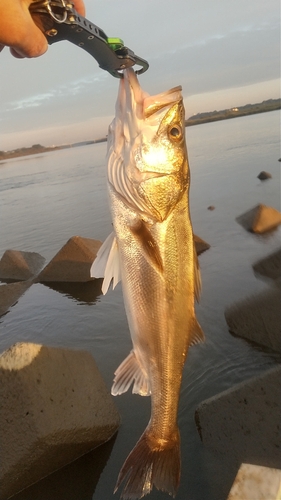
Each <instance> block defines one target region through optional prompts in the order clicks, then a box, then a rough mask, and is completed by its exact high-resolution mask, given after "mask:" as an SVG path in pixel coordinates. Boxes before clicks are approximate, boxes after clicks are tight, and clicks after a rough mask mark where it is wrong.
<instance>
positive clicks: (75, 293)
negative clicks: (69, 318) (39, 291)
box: [42, 279, 103, 305]
mask: <svg viewBox="0 0 281 500" xmlns="http://www.w3.org/2000/svg"><path fill="white" fill-rule="evenodd" d="M102 281H103V280H102V279H95V280H93V281H87V282H86V283H70V282H57V281H48V282H42V284H43V285H45V286H47V287H49V288H50V289H51V290H55V291H56V292H60V293H61V294H63V295H64V296H65V297H68V298H70V299H74V300H76V301H77V302H81V303H82V304H88V305H93V304H95V303H96V302H97V300H98V297H99V296H100V295H102V291H101V287H102Z"/></svg>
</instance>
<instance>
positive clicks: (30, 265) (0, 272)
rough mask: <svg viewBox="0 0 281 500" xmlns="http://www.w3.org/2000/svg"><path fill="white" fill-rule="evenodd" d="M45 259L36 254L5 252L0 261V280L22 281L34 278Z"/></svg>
mask: <svg viewBox="0 0 281 500" xmlns="http://www.w3.org/2000/svg"><path fill="white" fill-rule="evenodd" d="M44 263H45V258H44V257H42V255H40V254H39V253H36V252H22V251H21V250H6V251H5V252H4V254H3V256H2V258H1V260H0V279H2V280H15V281H24V280H28V279H30V278H33V277H34V276H36V275H37V274H38V273H39V271H40V270H41V269H42V267H43V265H44Z"/></svg>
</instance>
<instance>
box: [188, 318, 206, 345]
mask: <svg viewBox="0 0 281 500" xmlns="http://www.w3.org/2000/svg"><path fill="white" fill-rule="evenodd" d="M200 342H205V335H204V332H203V330H202V328H201V326H200V325H199V323H198V321H197V319H196V318H195V316H194V318H193V325H192V332H191V336H190V342H189V345H190V346H192V345H196V344H200Z"/></svg>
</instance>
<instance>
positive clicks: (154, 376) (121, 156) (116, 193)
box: [93, 69, 204, 499]
mask: <svg viewBox="0 0 281 500" xmlns="http://www.w3.org/2000/svg"><path fill="white" fill-rule="evenodd" d="M108 190H109V198H110V206H111V213H112V220H113V226H114V235H113V236H112V238H111V240H109V241H108V242H107V245H106V246H107V247H108V246H110V250H109V251H107V250H106V249H105V250H104V255H103V259H104V269H103V270H102V272H101V274H104V275H105V281H106V283H107V286H108V285H109V283H110V281H111V279H112V277H114V281H115V282H117V281H118V280H119V279H120V278H121V280H122V289H123V296H124V303H125V309H126V314H127V318H128V323H129V328H130V333H131V338H132V343H133V349H132V351H131V353H130V354H129V355H128V357H127V358H126V359H125V360H124V361H123V363H122V364H121V365H120V366H119V368H118V369H117V371H116V372H115V379H114V383H113V387H112V394H114V395H117V394H122V393H123V392H125V391H127V390H128V389H129V387H130V386H131V385H132V384H133V392H135V393H138V394H141V395H151V418H150V421H149V423H148V426H147V428H146V429H145V431H144V433H143V435H142V436H141V438H140V439H139V441H138V443H137V444H136V446H135V448H134V449H133V451H132V452H131V453H130V455H129V456H128V458H127V460H126V461H125V463H124V465H123V467H122V469H121V472H120V474H119V478H118V481H117V486H116V488H118V487H119V485H120V484H121V482H123V480H126V483H125V487H124V490H123V493H122V498H124V499H136V498H142V497H143V496H144V495H146V494H147V493H149V492H150V491H151V489H152V487H153V485H154V486H155V487H156V488H158V489H160V490H164V491H167V492H168V493H170V494H171V495H175V493H176V491H177V487H178V484H179V479H180V438H179V429H178V425H177V413H178V402H179V393H180V386H181V380H182V370H183V365H184V363H185V360H186V356H187V352H188V348H189V346H190V345H191V344H193V343H197V342H200V341H201V340H203V338H204V335H203V332H202V330H201V328H200V326H199V324H198V322H197V320H196V317H195V311H194V299H195V297H196V296H199V292H200V273H199V268H198V261H197V256H196V252H195V250H194V242H193V232H192V225H191V221H190V215H189V200H188V190H189V167H188V159H187V151H186V145H185V128H184V107H183V101H182V96H181V88H180V87H177V88H175V89H172V90H171V91H169V92H166V93H163V94H159V95H158V96H154V97H150V96H148V95H147V94H145V93H144V92H143V91H142V90H141V88H140V86H139V84H138V81H137V78H136V76H135V73H134V72H133V70H131V69H130V70H126V71H125V75H124V79H123V80H121V82H120V90H119V96H118V100H117V105H116V116H115V119H114V121H113V123H112V124H111V126H110V130H109V138H108ZM101 253H102V252H101ZM105 261H106V264H105ZM98 266H99V260H97V263H96V264H95V263H94V266H93V268H94V269H93V275H95V276H96V277H97V275H98V274H99V270H98ZM107 286H106V288H107Z"/></svg>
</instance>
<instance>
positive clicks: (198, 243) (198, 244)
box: [193, 234, 211, 255]
mask: <svg viewBox="0 0 281 500" xmlns="http://www.w3.org/2000/svg"><path fill="white" fill-rule="evenodd" d="M193 239H194V243H195V248H196V253H197V255H200V254H201V253H203V252H205V251H206V250H208V249H209V248H210V246H211V245H209V243H207V242H206V241H204V240H202V239H201V238H199V236H197V235H196V234H194V235H193Z"/></svg>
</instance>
